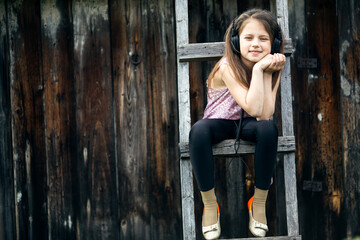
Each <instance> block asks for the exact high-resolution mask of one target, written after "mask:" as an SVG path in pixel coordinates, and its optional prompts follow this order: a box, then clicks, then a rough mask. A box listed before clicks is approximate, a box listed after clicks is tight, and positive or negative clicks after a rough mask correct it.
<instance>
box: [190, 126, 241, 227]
mask: <svg viewBox="0 0 360 240" xmlns="http://www.w3.org/2000/svg"><path fill="white" fill-rule="evenodd" d="M235 130H236V125H235V123H234V121H231V120H223V119H202V120H200V121H198V122H196V123H195V124H194V126H193V127H192V129H191V132H190V141H189V145H190V160H191V163H192V166H193V169H194V174H195V178H196V180H197V183H198V187H199V189H200V192H201V197H202V201H203V203H204V215H203V222H202V224H203V226H210V225H213V224H216V223H217V221H218V216H217V200H216V196H215V191H214V160H213V155H212V145H213V144H215V143H218V142H220V141H222V140H224V139H227V138H234V137H235Z"/></svg>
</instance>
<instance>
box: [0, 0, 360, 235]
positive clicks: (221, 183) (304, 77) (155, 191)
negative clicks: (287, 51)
mask: <svg viewBox="0 0 360 240" xmlns="http://www.w3.org/2000/svg"><path fill="white" fill-rule="evenodd" d="M270 2H271V1H265V0H259V1H244V0H231V1H208V0H206V1H198V0H191V1H189V11H190V12H189V18H190V23H191V27H190V29H189V38H190V42H209V41H222V40H223V35H224V33H225V30H226V27H227V25H228V24H229V23H230V22H231V20H232V19H233V18H234V17H235V16H236V15H237V14H238V13H241V12H243V11H244V10H246V9H248V8H251V7H260V8H266V9H269V8H271V7H273V6H270V5H271V3H270ZM359 8H360V6H359V3H358V1H351V0H346V1H336V0H320V1H310V0H296V1H295V0H289V23H290V37H291V38H292V39H293V44H294V47H295V53H294V54H293V56H292V74H293V76H292V81H293V93H294V102H293V103H294V128H295V129H294V130H295V133H296V134H295V135H296V142H297V152H296V161H297V179H298V200H299V217H300V233H301V234H302V235H303V239H343V238H346V237H348V238H351V237H355V236H360V232H359V229H360V226H359V221H358V219H359V218H360V208H359V204H358V201H357V200H356V199H358V198H359V195H360V192H359V187H358V186H359V184H358V181H359V172H360V165H359V161H358V159H359V152H360V150H359V146H360V142H359V136H360V134H359V126H358V125H359V113H358V111H357V109H358V105H359V72H360V71H359V66H360V59H359V56H360V52H359V29H358V26H359V24H360V23H359V19H360V17H359V10H358V9H359ZM175 46H176V43H175V22H174V2H173V1H166V0H158V1H155V0H147V1H140V0H134V1H132V0H110V1H105V0H92V1H84V0H73V1H60V0H28V1H24V0H16V1H10V0H0V70H1V71H0V240H3V239H181V238H182V236H181V232H182V231H181V202H180V181H179V167H178V165H179V162H178V149H177V142H178V131H177V126H178V124H177V119H178V117H181V116H178V111H177V108H176V106H177V103H176V101H177V97H176V56H175V50H176V49H175ZM313 60H314V61H316V62H315V65H314V64H312V62H311V61H313ZM214 63H215V62H214V61H213V62H208V63H207V62H201V63H200V62H194V63H191V64H190V74H191V77H190V78H191V79H190V81H191V101H192V103H191V114H192V120H193V123H194V122H195V121H196V120H198V119H199V118H201V117H202V114H203V109H204V106H205V104H206V98H205V96H206V95H205V94H206V89H205V81H206V77H207V75H208V73H209V71H210V70H211V67H212V66H213V65H214ZM276 118H277V117H276ZM245 160H246V161H247V163H248V165H250V168H252V158H251V157H247V158H245ZM280 166H281V164H279V165H278V167H279V169H278V173H281V168H280ZM215 169H216V179H217V182H216V184H217V185H216V188H217V189H218V197H219V202H220V208H221V211H222V227H223V234H222V237H233V238H235V237H246V236H247V235H248V230H247V215H246V200H247V199H248V197H249V195H250V194H251V185H250V184H247V185H242V183H243V179H244V174H245V173H244V172H245V171H244V168H243V164H242V163H240V162H239V161H238V160H236V159H233V160H232V159H221V158H219V159H217V160H216V166H215ZM195 186H196V185H195ZM276 191H282V190H281V189H280V188H278V186H277V184H275V185H274V186H273V187H272V190H271V194H270V198H269V201H268V208H267V209H268V213H267V214H268V219H269V225H270V229H271V231H270V232H269V235H277V234H284V232H286V229H285V228H284V227H283V226H284V222H283V218H284V216H283V212H282V211H280V210H281V209H280V208H281V205H280V206H276V207H275V192H276ZM195 193H196V194H195V201H196V206H195V208H196V221H197V223H198V226H199V223H201V211H202V205H201V201H200V196H199V194H198V191H195ZM197 231H198V232H197V235H198V236H201V232H200V228H199V227H198V228H197Z"/></svg>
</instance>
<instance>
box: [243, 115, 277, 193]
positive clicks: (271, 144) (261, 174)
mask: <svg viewBox="0 0 360 240" xmlns="http://www.w3.org/2000/svg"><path fill="white" fill-rule="evenodd" d="M241 139H244V140H247V141H253V142H255V143H256V147H255V154H254V167H255V186H256V187H257V188H260V189H262V190H268V189H269V188H270V182H271V177H272V175H273V170H274V167H275V163H276V154H277V144H278V130H277V127H276V125H275V123H274V122H273V121H271V120H264V121H257V120H256V119H255V118H245V119H244V121H243V129H242V132H241Z"/></svg>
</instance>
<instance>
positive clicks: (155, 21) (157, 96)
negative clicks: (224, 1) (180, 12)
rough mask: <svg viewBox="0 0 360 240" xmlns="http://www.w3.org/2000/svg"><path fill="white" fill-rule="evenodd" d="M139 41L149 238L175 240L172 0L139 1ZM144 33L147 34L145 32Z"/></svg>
mask: <svg viewBox="0 0 360 240" xmlns="http://www.w3.org/2000/svg"><path fill="white" fill-rule="evenodd" d="M141 8H142V10H143V18H142V26H143V33H142V36H143V38H142V41H143V43H144V45H143V46H144V70H145V71H144V77H145V79H146V82H147V83H146V85H145V86H146V87H147V94H146V97H147V99H146V103H147V127H148V132H147V136H148V138H147V144H148V153H147V159H148V161H149V164H150V165H149V167H150V179H151V194H150V205H151V206H162V207H154V208H153V207H152V208H151V216H152V217H151V222H150V227H151V236H152V238H155V237H156V238H159V239H170V238H171V239H176V238H178V239H180V238H181V236H177V233H178V232H179V231H181V218H180V215H181V207H180V204H181V201H180V200H181V198H180V191H179V190H180V189H179V188H177V186H179V184H180V183H179V160H178V159H177V156H178V150H177V148H176V146H177V142H178V137H179V136H178V128H177V123H178V113H177V108H176V106H177V84H176V48H174V47H173V46H175V45H176V36H175V35H174V29H175V16H174V14H173V13H174V12H173V11H174V8H175V5H174V2H172V1H166V0H161V1H154V0H150V1H148V2H142V6H141ZM144 29H146V31H144Z"/></svg>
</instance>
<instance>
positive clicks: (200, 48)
mask: <svg viewBox="0 0 360 240" xmlns="http://www.w3.org/2000/svg"><path fill="white" fill-rule="evenodd" d="M284 42H285V46H284V53H285V54H286V55H290V54H291V53H292V52H293V51H294V49H293V46H292V42H291V39H286V40H284ZM224 54H225V42H211V43H210V42H209V43H189V44H184V45H180V46H179V47H178V57H179V59H180V61H181V62H188V61H211V60H219V59H220V58H221V57H222V56H224Z"/></svg>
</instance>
